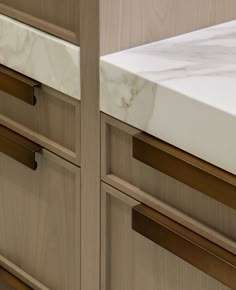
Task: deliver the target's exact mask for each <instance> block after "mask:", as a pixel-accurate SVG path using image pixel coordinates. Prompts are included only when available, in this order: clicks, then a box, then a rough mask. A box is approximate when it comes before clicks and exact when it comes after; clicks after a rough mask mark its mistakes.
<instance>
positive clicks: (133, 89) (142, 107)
mask: <svg viewBox="0 0 236 290" xmlns="http://www.w3.org/2000/svg"><path fill="white" fill-rule="evenodd" d="M100 78H101V80H100V109H101V111H103V112H105V113H106V114H109V115H111V116H113V117H115V118H117V119H119V120H121V121H124V122H126V123H128V124H130V125H132V126H134V127H136V128H139V129H141V130H143V131H145V132H148V133H149V134H151V135H153V136H156V137H158V138H160V139H162V140H164V141H166V142H168V143H170V144H173V145H175V146H177V147H179V148H181V149H182V150H185V151H187V152H189V153H191V154H193V155H196V156H198V157H200V158H202V159H204V160H206V161H208V162H210V163H213V164H215V165H217V166H219V167H221V168H223V169H225V170H227V171H230V172H232V173H234V174H236V21H231V22H227V23H224V24H220V25H216V26H212V27H209V28H207V29H202V30H199V31H195V32H192V33H188V34H185V35H180V36H177V37H173V38H169V39H166V40H162V41H159V42H154V43H151V44H148V45H144V46H140V47H136V48H133V49H129V50H125V51H121V52H118V53H114V54H111V55H107V56H104V57H102V58H101V76H100Z"/></svg>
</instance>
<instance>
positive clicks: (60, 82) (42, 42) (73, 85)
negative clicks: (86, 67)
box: [0, 14, 80, 99]
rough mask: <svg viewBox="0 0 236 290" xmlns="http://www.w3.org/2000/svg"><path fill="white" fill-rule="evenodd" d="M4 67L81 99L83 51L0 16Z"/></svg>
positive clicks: (0, 39)
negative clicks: (81, 53) (81, 52)
mask: <svg viewBox="0 0 236 290" xmlns="http://www.w3.org/2000/svg"><path fill="white" fill-rule="evenodd" d="M0 64H3V65H5V66H7V67H9V68H11V69H13V70H15V71H17V72H20V73H22V74H24V75H26V76H28V77H31V78H33V79H35V80H37V81H39V82H41V83H43V84H45V85H48V86H50V87H52V88H54V89H56V90H58V91H60V92H62V93H65V94H67V95H69V96H71V97H73V98H76V99H80V48H79V46H76V45H74V44H71V43H69V42H67V41H64V40H62V39H59V38H57V37H54V36H52V35H50V34H47V33H45V32H42V31H40V30H38V29H35V28H33V27H31V26H28V25H25V24H23V23H21V22H19V21H16V20H14V19H11V18H9V17H6V16H4V15H1V14H0Z"/></svg>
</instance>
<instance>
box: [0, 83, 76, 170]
mask: <svg viewBox="0 0 236 290" xmlns="http://www.w3.org/2000/svg"><path fill="white" fill-rule="evenodd" d="M35 95H36V98H37V103H36V105H35V106H30V105H29V104H27V103H25V102H23V101H21V100H19V99H16V98H15V97H14V96H12V95H9V94H7V93H5V92H3V91H1V90H0V122H1V123H2V124H3V125H4V126H7V127H9V128H10V129H13V130H15V131H16V132H18V133H19V134H22V135H24V136H25V137H26V138H29V139H32V140H33V141H34V142H36V143H39V144H41V145H42V146H44V147H46V148H48V149H49V150H52V151H53V152H55V153H56V154H59V155H61V156H63V157H64V158H66V159H68V160H70V161H71V162H74V163H76V164H78V165H79V163H80V102H79V101H78V100H75V99H73V98H71V97H68V96H66V95H64V94H62V93H60V92H58V91H55V90H53V89H51V88H49V87H47V86H44V85H42V86H41V87H40V88H35Z"/></svg>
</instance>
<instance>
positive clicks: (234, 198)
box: [132, 132, 236, 210]
mask: <svg viewBox="0 0 236 290" xmlns="http://www.w3.org/2000/svg"><path fill="white" fill-rule="evenodd" d="M132 151H133V154H132V155H133V158H135V159H137V160H138V161H140V162H142V163H144V164H146V165H148V166H150V167H152V168H154V169H156V170H158V171H160V172H162V173H165V174H166V175H168V176H170V177H173V178H174V179H176V180H178V181H181V182H182V183H184V184H186V185H189V186H190V187H191V188H194V189H196V190H198V191H200V192H202V193H204V194H206V195H208V196H209V197H211V198H213V199H215V200H217V201H219V202H221V203H223V204H225V205H227V206H228V207H230V208H232V209H234V210H236V175H234V174H232V173H229V172H227V171H225V170H223V169H221V168H219V167H217V166H214V165H212V164H210V163H208V162H206V161H204V160H202V159H200V158H198V157H196V156H193V155H191V154H189V153H187V152H185V151H183V150H181V149H179V148H177V147H175V146H173V145H170V144H168V143H166V142H164V141H162V140H160V139H158V138H155V137H153V136H150V135H148V134H146V133H144V132H142V133H139V134H137V135H135V136H133V138H132Z"/></svg>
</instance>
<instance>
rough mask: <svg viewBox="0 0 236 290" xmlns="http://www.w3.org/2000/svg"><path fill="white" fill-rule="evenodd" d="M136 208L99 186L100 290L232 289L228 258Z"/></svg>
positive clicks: (133, 202) (127, 199) (152, 213)
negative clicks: (100, 213) (100, 198)
mask: <svg viewBox="0 0 236 290" xmlns="http://www.w3.org/2000/svg"><path fill="white" fill-rule="evenodd" d="M138 204H139V202H137V201H136V200H134V199H132V198H130V197H128V196H127V195H125V194H123V193H121V192H120V191H118V190H116V189H114V188H112V187H110V186H108V185H106V184H102V232H101V235H102V245H101V249H102V255H101V256H102V268H101V273H102V274H101V275H102V277H101V281H102V288H101V289H102V290H130V289H135V290H143V289H146V290H157V289H158V290H189V289H191V290H199V289H201V290H212V289H214V290H226V289H236V279H235V271H236V268H235V266H236V264H235V263H236V256H235V255H234V254H231V253H229V252H228V251H226V250H225V249H223V248H221V247H219V246H218V245H216V244H214V243H212V242H210V241H209V240H207V239H205V238H203V237H202V236H200V235H198V234H196V233H194V232H192V231H190V230H188V229H187V228H185V227H183V226H181V225H180V224H178V223H176V222H175V221H173V220H170V219H169V218H168V217H166V216H164V215H161V214H160V213H159V212H157V211H154V210H153V209H151V208H149V207H147V206H144V205H142V204H141V205H140V204H139V205H138ZM132 228H133V229H132ZM229 265H230V266H229ZM231 266H232V268H231ZM228 267H229V268H228ZM213 277H214V278H213Z"/></svg>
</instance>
